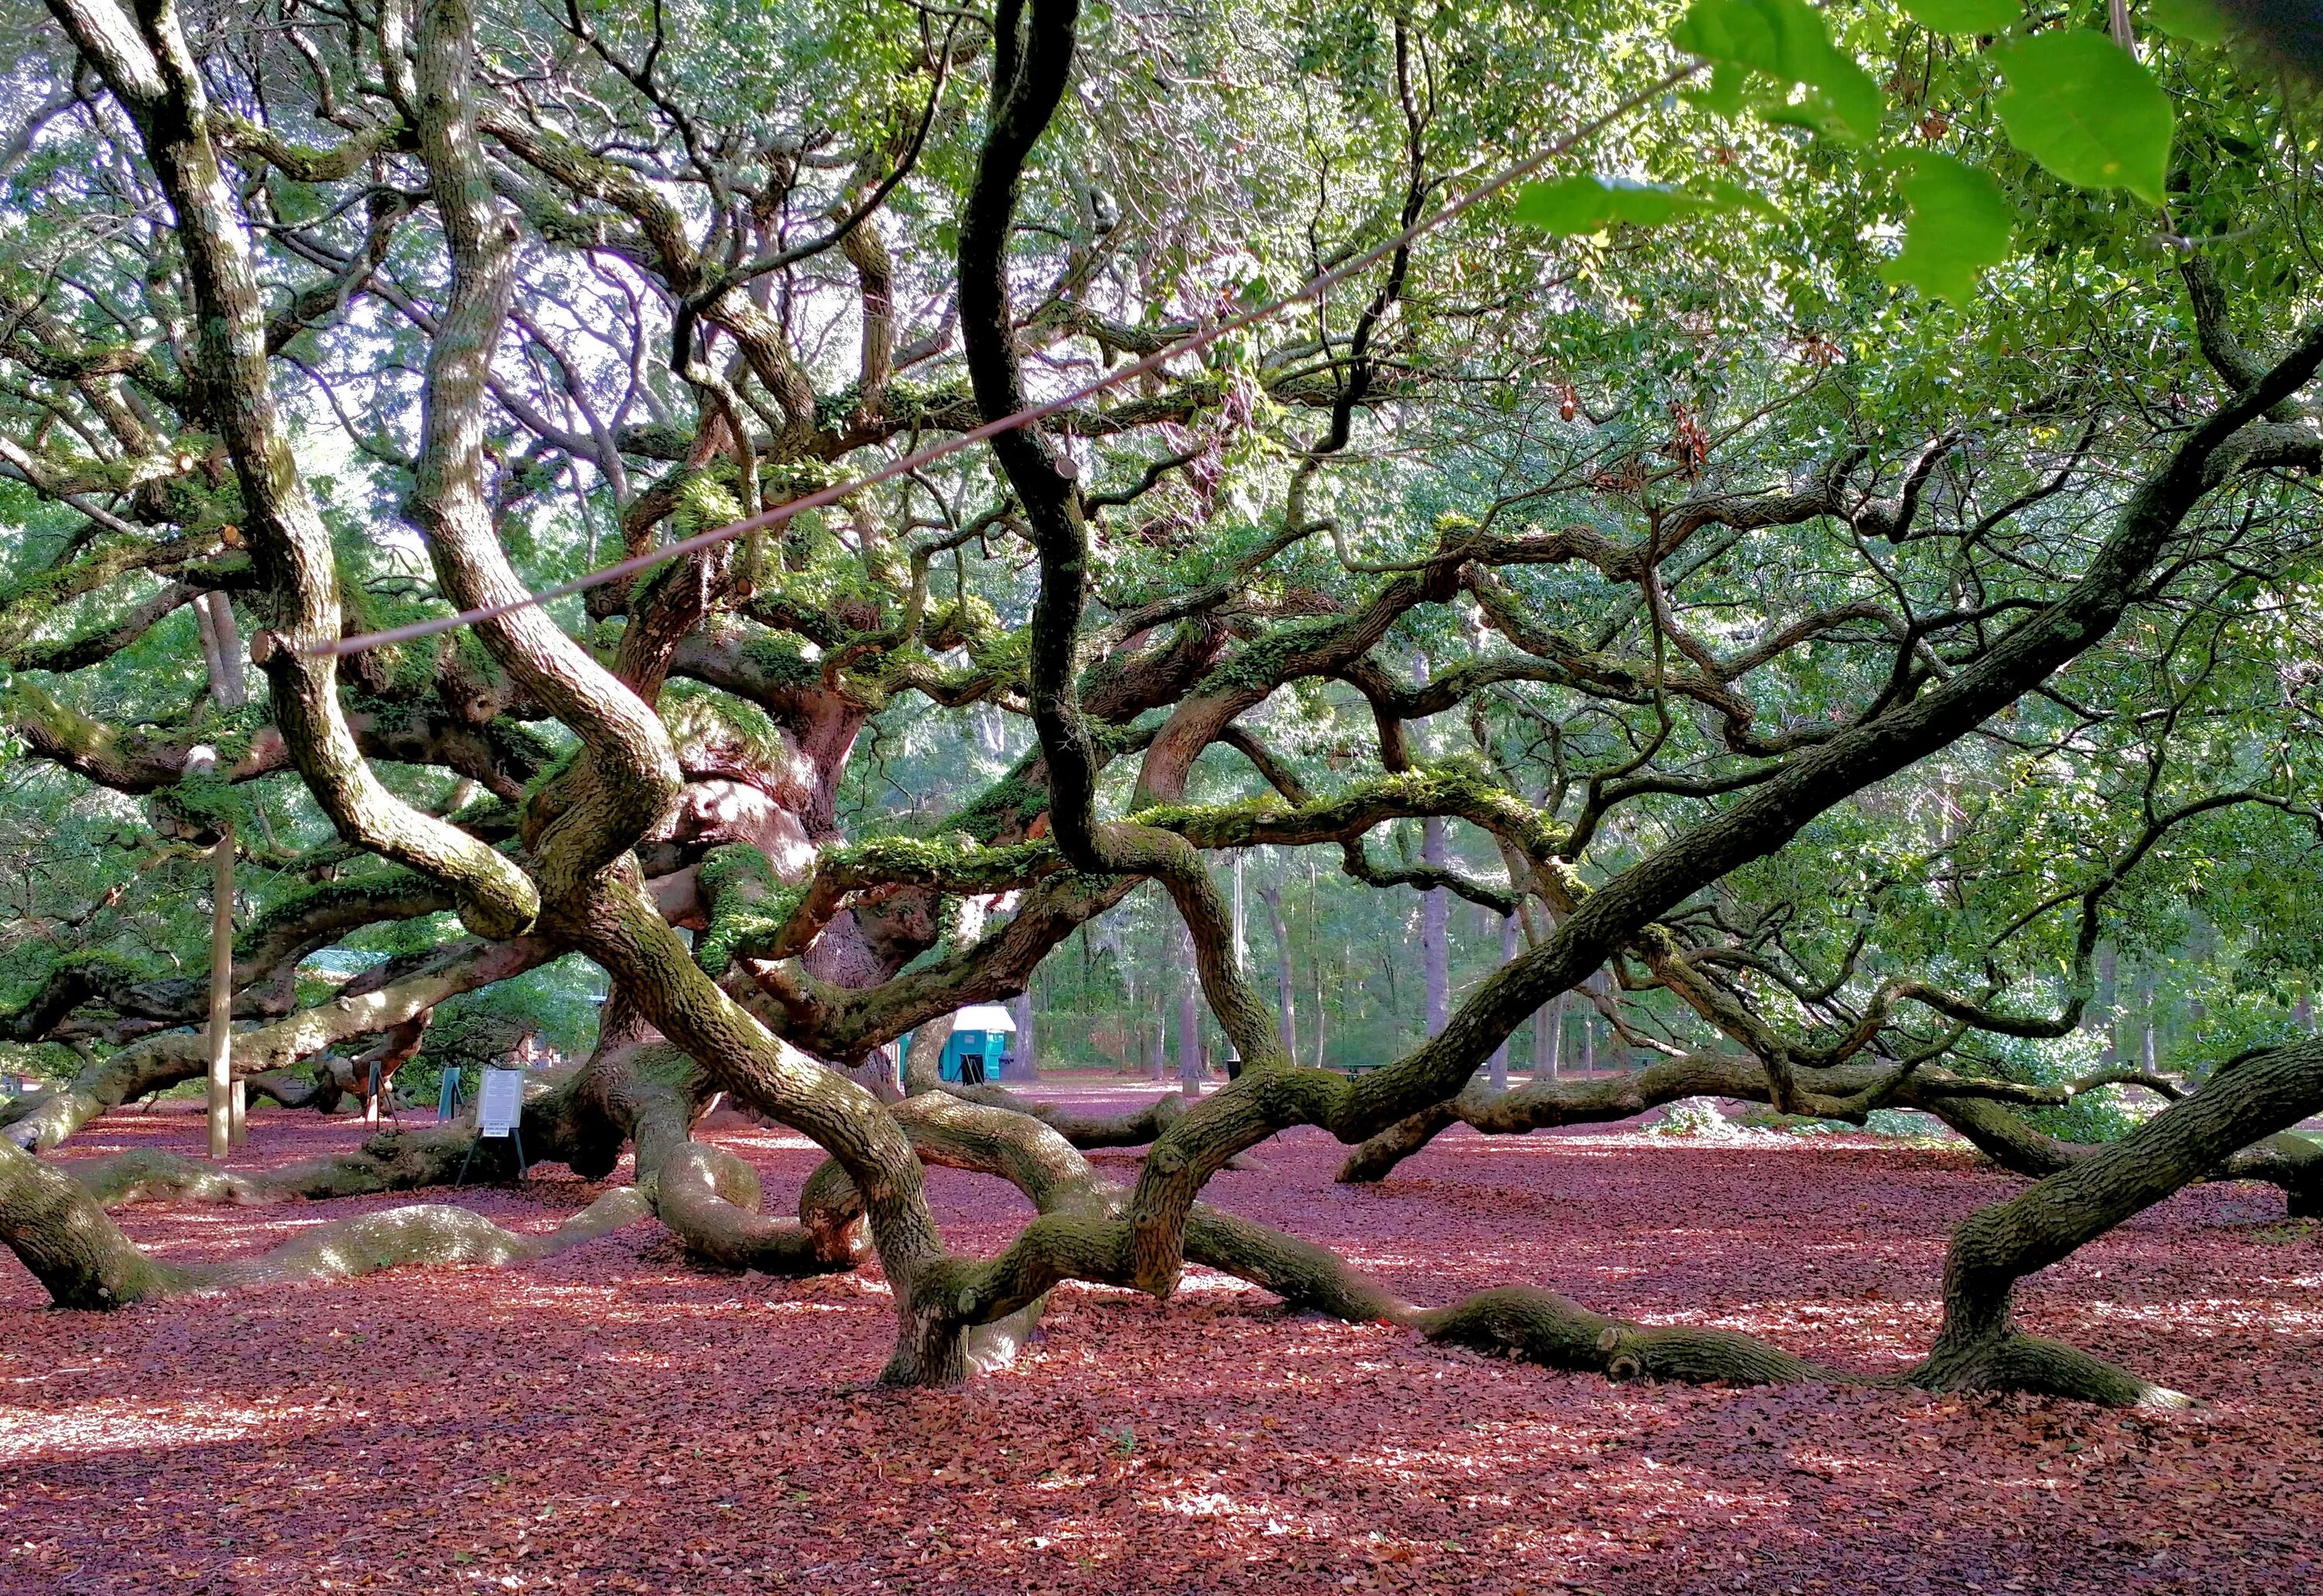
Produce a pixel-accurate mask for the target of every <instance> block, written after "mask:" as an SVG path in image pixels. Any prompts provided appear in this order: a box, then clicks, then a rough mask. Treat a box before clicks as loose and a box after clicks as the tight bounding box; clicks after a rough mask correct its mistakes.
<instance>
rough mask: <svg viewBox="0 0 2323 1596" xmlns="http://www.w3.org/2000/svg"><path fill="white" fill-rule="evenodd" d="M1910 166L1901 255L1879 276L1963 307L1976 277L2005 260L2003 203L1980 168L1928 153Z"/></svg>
mask: <svg viewBox="0 0 2323 1596" xmlns="http://www.w3.org/2000/svg"><path fill="white" fill-rule="evenodd" d="M1912 165H1913V170H1912V175H1911V176H1910V177H1908V178H1905V179H1904V180H1903V182H1902V184H1901V185H1900V187H1901V188H1903V190H1904V198H1905V201H1906V202H1907V203H1908V204H1909V205H1910V206H1911V210H1912V215H1911V220H1910V222H1909V223H1908V224H1907V225H1906V226H1905V231H1904V252H1903V253H1902V254H1900V255H1898V256H1896V258H1895V259H1894V260H1892V261H1888V262H1887V264H1886V265H1884V266H1882V267H1881V268H1880V269H1879V275H1880V276H1881V277H1883V278H1885V279H1887V280H1888V281H1889V282H1892V283H1905V284H1909V285H1910V286H1911V287H1913V288H1915V289H1919V290H1920V291H1921V292H1922V293H1924V294H1930V295H1933V296H1934V297H1935V298H1940V299H1949V300H1951V302H1952V303H1953V304H1954V305H1966V304H1968V303H1969V300H1970V299H1972V298H1974V297H1975V295H1976V274H1977V273H1978V272H1979V271H1981V270H1983V269H1984V268H1985V267H1987V266H1995V265H1997V264H1999V263H2000V262H2001V261H2005V260H2006V259H2007V258H2008V239H2009V234H2010V232H2011V231H2012V229H2011V225H2010V219H2009V215H2008V201H2007V199H2006V197H2003V196H2002V194H2001V192H2000V185H1999V183H1997V181H1995V180H1994V179H1993V176H1992V174H1991V173H1990V172H1988V171H1986V170H1984V169H1983V168H1982V167H1977V166H1970V165H1969V164H1968V163H1967V162H1966V161H1956V160H1954V159H1953V158H1952V157H1951V156H1949V155H1940V154H1938V153H1936V152H1935V151H1933V150H1929V151H1921V152H1919V153H1918V154H1916V155H1914V156H1913V158H1912Z"/></svg>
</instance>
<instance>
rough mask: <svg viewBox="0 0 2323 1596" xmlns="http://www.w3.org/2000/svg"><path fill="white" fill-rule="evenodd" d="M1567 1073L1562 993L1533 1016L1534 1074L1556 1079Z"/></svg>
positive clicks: (1539, 1077)
mask: <svg viewBox="0 0 2323 1596" xmlns="http://www.w3.org/2000/svg"><path fill="white" fill-rule="evenodd" d="M1564 1074H1565V996H1564V995H1563V994H1562V993H1560V994H1558V995H1557V996H1556V998H1555V999H1553V1000H1552V1001H1551V1002H1549V1003H1547V1004H1544V1005H1543V1006H1542V1008H1541V1010H1540V1012H1539V1013H1538V1014H1535V1015H1534V1016H1533V1017H1532V1075H1533V1078H1534V1079H1535V1080H1541V1079H1544V1078H1546V1079H1548V1080H1556V1079H1558V1078H1562V1077H1563V1075H1564Z"/></svg>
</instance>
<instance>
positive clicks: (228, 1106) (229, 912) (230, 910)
mask: <svg viewBox="0 0 2323 1596" xmlns="http://www.w3.org/2000/svg"><path fill="white" fill-rule="evenodd" d="M210 895H211V898H212V901H213V907H212V909H211V912H210V1035H209V1042H210V1090H209V1114H210V1156H211V1157H212V1158H215V1159H222V1158H224V1157H225V1155H226V1150H227V1148H228V1147H229V1146H230V1145H231V1144H232V1143H233V1142H235V1141H237V1140H239V1138H238V1137H236V1136H235V1135H234V1121H235V1120H236V1119H238V1118H239V1117H240V1115H238V1114H235V1113H234V1096H235V1095H236V1087H235V1082H234V822H233V821H226V822H225V824H224V825H222V826H221V827H220V828H219V829H218V839H217V844H216V847H214V848H211V849H210Z"/></svg>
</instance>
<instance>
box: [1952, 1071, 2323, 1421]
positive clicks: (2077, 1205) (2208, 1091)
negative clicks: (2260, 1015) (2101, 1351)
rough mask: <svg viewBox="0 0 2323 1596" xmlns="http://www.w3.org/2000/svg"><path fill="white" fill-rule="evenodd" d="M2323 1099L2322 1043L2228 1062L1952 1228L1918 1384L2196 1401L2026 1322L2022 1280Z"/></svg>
mask: <svg viewBox="0 0 2323 1596" xmlns="http://www.w3.org/2000/svg"><path fill="white" fill-rule="evenodd" d="M2318 1108H2323V1041H2308V1042H2301V1043H2300V1044H2299V1045H2297V1046H2295V1047H2287V1048H2276V1049H2273V1050H2271V1051H2268V1052H2264V1053H2260V1054H2258V1055H2256V1056H2254V1057H2252V1058H2248V1059H2243V1060H2241V1061H2239V1062H2238V1063H2236V1064H2235V1065H2233V1066H2232V1067H2231V1068H2226V1069H2220V1070H2219V1071H2218V1072H2217V1074H2215V1075H2213V1076H2212V1077H2211V1078H2210V1079H2209V1080H2208V1081H2207V1082H2205V1083H2204V1084H2203V1087H2202V1088H2201V1090H2199V1091H2198V1092H2196V1093H2195V1094H2194V1095H2193V1096H2190V1097H2187V1098H2185V1099H2183V1100H2182V1101H2181V1102H2179V1103H2176V1104H2173V1105H2171V1107H2170V1108H2169V1109H2168V1110H2166V1111H2165V1112H2163V1113H2162V1114H2156V1115H2155V1116H2154V1117H2153V1118H2152V1119H2150V1120H2148V1121H2146V1122H2145V1123H2144V1124H2142V1125H2140V1126H2139V1127H2138V1128H2137V1129H2136V1130H2135V1131H2133V1132H2131V1133H2129V1134H2128V1135H2127V1136H2125V1137H2124V1138H2122V1139H2121V1140H2120V1141H2119V1142H2113V1143H2110V1144H2109V1145H2107V1146H2104V1147H2100V1148H2096V1149H2093V1150H2091V1151H2089V1153H2088V1155H2087V1156H2085V1157H2082V1158H2080V1159H2077V1160H2074V1161H2073V1162H2072V1163H2071V1164H2070V1165H2069V1166H2068V1167H2067V1168H2065V1169H2061V1170H2059V1171H2057V1172H2056V1173H2055V1174H2053V1175H2051V1176H2049V1177H2048V1178H2047V1179H2043V1180H2041V1181H2039V1182H2037V1183H2036V1184H2034V1185H2033V1186H2031V1187H2028V1188H2025V1190H2024V1191H2022V1192H2020V1193H2018V1194H2017V1195H2016V1196H2015V1197H2012V1198H2010V1199H2009V1200H2008V1201H2006V1202H2005V1203H1995V1204H1994V1205H1992V1206H1990V1207H1987V1208H1981V1209H1979V1210H1978V1211H1977V1212H1976V1213H1974V1214H1972V1215H1969V1217H1968V1218H1967V1219H1966V1220H1964V1221H1962V1222H1961V1224H1960V1228H1959V1229H1958V1230H1957V1231H1955V1232H1954V1233H1953V1234H1952V1246H1951V1254H1950V1256H1949V1257H1948V1258H1947V1259H1946V1261H1945V1264H1944V1323H1943V1328H1942V1331H1941V1332H1940V1333H1939V1334H1938V1335H1937V1337H1936V1344H1935V1346H1934V1348H1933V1350H1932V1351H1931V1352H1930V1353H1929V1354H1928V1361H1927V1362H1925V1363H1924V1364H1923V1365H1922V1366H1921V1367H1920V1368H1919V1369H1918V1370H1916V1371H1914V1373H1913V1375H1912V1379H1913V1380H1914V1383H1916V1384H1921V1385H1926V1386H1933V1387H1935V1388H1937V1389H1940V1390H1958V1389H1960V1388H1963V1387H1978V1388H1988V1389H2001V1390H2035V1391H2043V1392H2046V1393H2048V1394H2050V1395H2052V1396H2068V1397H2079V1398H2082V1399H2087V1400H2089V1401H2094V1402H2108V1403H2114V1404H2117V1405H2120V1404H2129V1405H2139V1406H2170V1407H2175V1406H2183V1405H2184V1404H2185V1403H2186V1402H2187V1401H2188V1399H2187V1398H2185V1397H2183V1396H2181V1394H2179V1393H2178V1392H2175V1391H2170V1390H2163V1389H2162V1388H2160V1387H2158V1386H2153V1385H2151V1384H2148V1383H2147V1382H2146V1381H2144V1380H2140V1379H2138V1378H2137V1377H2136V1376H2135V1375H2134V1374H2130V1373H2128V1372H2127V1371H2124V1370H2120V1369H2116V1368H2115V1367H2114V1366H2113V1365H2111V1364H2109V1363H2107V1362H2104V1361H2103V1360H2101V1359H2098V1358H2094V1357H2091V1356H2090V1355H2089V1354H2088V1353H2083V1352H2080V1351H2077V1350H2076V1349H2074V1348H2072V1347H2069V1346H2064V1345H2061V1344H2059V1343H2056V1342H2052V1341H2045V1340H2043V1339H2041V1338H2039V1337H2037V1336H2031V1335H2025V1334H2024V1333H2023V1332H2021V1331H2019V1330H2018V1329H2017V1328H2016V1325H2015V1317H2014V1308H2015V1292H2016V1283H2017V1281H2019V1280H2022V1279H2024V1277H2025V1276H2026V1275H2029V1274H2032V1273H2034V1272H2035V1271H2036V1270H2043V1269H2046V1268H2047V1267H2048V1266H2049V1265H2051V1264H2052V1263H2055V1262H2057V1261H2059V1260H2060V1259H2062V1258H2066V1257H2069V1256H2070V1255H2071V1253H2072V1252H2074V1251H2075V1250H2076V1249H2078V1248H2080V1246H2082V1245H2083V1244H2084V1243H2088V1242H2090V1241H2093V1240H2095V1239H2096V1238H2097V1237H2098V1236H2100V1235H2103V1234H2105V1233H2106V1232H2107V1231H2108V1230H2111V1229H2112V1228H2113V1227H2114V1226H2115V1225H2119V1224H2120V1223H2121V1222H2122V1221H2123V1220H2125V1219H2126V1218H2128V1217H2129V1216H2130V1215H2134V1214H2136V1213H2139V1212H2140V1211H2142V1210H2144V1209H2145V1208H2149V1207H2151V1206H2153V1205H2154V1204H2155V1203H2158V1202H2160V1201H2162V1199H2163V1198H2164V1197H2169V1196H2170V1195H2171V1193H2173V1192H2175V1191H2178V1190H2179V1189H2181V1188H2183V1187H2185V1186H2188V1185H2190V1184H2191V1183H2193V1182H2194V1181H2196V1180H2199V1179H2202V1178H2203V1177H2204V1176H2206V1175H2208V1174H2209V1173H2211V1172H2212V1171H2214V1170H2217V1169H2221V1168H2223V1167H2225V1166H2227V1164H2228V1162H2229V1160H2231V1159H2233V1157H2234V1156H2235V1155H2236V1153H2237V1152H2239V1151H2243V1150H2244V1149H2246V1148H2249V1147H2251V1146H2252V1145H2253V1144H2254V1143H2256V1142H2262V1141H2263V1140H2264V1139H2266V1138H2269V1137H2272V1136H2275V1135H2277V1133H2281V1132H2282V1131H2284V1130H2285V1129H2286V1128H2287V1127H2289V1126H2291V1125H2295V1124H2298V1123H2299V1122H2300V1120H2303V1119H2305V1118H2306V1117H2307V1116H2308V1115H2309V1114H2313V1113H2314V1112H2316V1110H2318ZM2302 1140H2303V1139H2302Z"/></svg>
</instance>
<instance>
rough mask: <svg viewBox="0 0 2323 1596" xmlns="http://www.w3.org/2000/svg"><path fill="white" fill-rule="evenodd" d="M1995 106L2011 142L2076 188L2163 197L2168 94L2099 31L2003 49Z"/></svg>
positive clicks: (2043, 37) (2156, 201)
mask: <svg viewBox="0 0 2323 1596" xmlns="http://www.w3.org/2000/svg"><path fill="white" fill-rule="evenodd" d="M1999 59H2000V71H2001V76H2002V77H2004V78H2006V79H2007V80H2008V92H2007V93H2006V94H2004V95H2002V96H2000V98H1999V100H1998V101H1997V103H1996V104H1995V106H1994V108H1995V109H1996V110H1997V111H1998V112H1999V113H2000V122H2001V125H2002V126H2003V127H2005V128H2006V129H2007V130H2008V142H2010V143H2012V144H2014V145H2015V146H2016V147H2017V148H2018V149H2019V150H2022V151H2025V154H2027V155H2030V156H2031V157H2032V158H2033V159H2034V160H2035V161H2039V162H2040V163H2041V164H2042V165H2043V166H2044V167H2046V168H2048V169H2049V170H2050V171H2052V172H2053V173H2055V174H2056V175H2057V176H2058V177H2060V178H2062V179H2064V180H2065V181H2066V182H2068V183H2070V184H2072V185H2073V186H2074V187H2075V188H2100V189H2102V188H2126V189H2128V190H2129V191H2130V192H2131V193H2132V194H2135V195H2136V196H2137V197H2139V198H2140V199H2143V200H2145V201H2147V202H2148V203H2150V204H2153V205H2160V204H2161V203H2162V183H2163V181H2164V179H2166V178H2167V177H2168V175H2169V164H2170V132H2171V123H2172V113H2171V107H2170V96H2169V94H2168V93H2167V92H2166V91H2165V90H2164V89H2163V88H2162V86H2161V85H2160V84H2159V83H2156V82H2155V81H2154V80H2153V74H2152V73H2151V72H2148V71H2147V70H2146V69H2144V67H2143V66H2141V65H2139V64H2138V62H2137V61H2136V60H2134V59H2132V57H2131V56H2130V54H2129V52H2128V51H2127V50H2124V49H2122V48H2121V46H2119V45H2117V44H2116V43H2115V42H2114V41H2112V40H2111V39H2108V38H2107V37H2106V36H2105V35H2104V34H2103V33H2095V32H2087V31H2084V30H2074V31H2071V32H2055V33H2042V34H2038V35H2036V36H2035V37H2034V38H2031V39H2027V40H2025V41H2024V42H2022V43H2020V44H2015V45H2012V46H2011V47H2010V48H2009V49H2008V50H2006V51H2005V52H2003V53H2002V54H2001V55H2000V58H1999Z"/></svg>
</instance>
